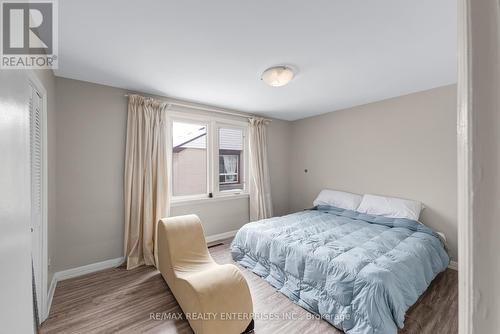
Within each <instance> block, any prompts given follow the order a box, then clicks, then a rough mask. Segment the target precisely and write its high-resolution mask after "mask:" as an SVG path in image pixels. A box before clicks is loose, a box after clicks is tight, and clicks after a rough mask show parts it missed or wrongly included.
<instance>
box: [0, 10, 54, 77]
mask: <svg viewBox="0 0 500 334" xmlns="http://www.w3.org/2000/svg"><path fill="white" fill-rule="evenodd" d="M0 4H1V18H2V24H1V29H2V32H1V46H2V52H1V57H2V58H1V63H0V68H2V69H34V68H36V69H48V68H50V69H54V68H57V51H58V49H57V46H58V44H57V42H58V41H57V24H56V23H57V3H56V1H55V0H45V1H29V2H28V1H24V2H22V1H12V0H10V1H8V0H2V1H0Z"/></svg>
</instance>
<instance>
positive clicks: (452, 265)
mask: <svg viewBox="0 0 500 334" xmlns="http://www.w3.org/2000/svg"><path fill="white" fill-rule="evenodd" d="M448 268H449V269H452V270H456V271H458V262H457V261H450V264H449V265H448Z"/></svg>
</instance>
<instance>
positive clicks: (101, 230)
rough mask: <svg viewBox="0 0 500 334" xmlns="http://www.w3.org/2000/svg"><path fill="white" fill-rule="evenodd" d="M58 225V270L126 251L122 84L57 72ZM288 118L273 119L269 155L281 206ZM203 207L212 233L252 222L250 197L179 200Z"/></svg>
mask: <svg viewBox="0 0 500 334" xmlns="http://www.w3.org/2000/svg"><path fill="white" fill-rule="evenodd" d="M56 91H57V118H56V122H57V123H56V128H57V133H56V136H57V144H56V148H57V152H56V171H57V184H56V187H57V191H56V198H57V218H56V220H57V229H56V230H55V232H54V238H53V242H54V243H55V253H54V255H53V258H52V263H53V267H54V268H53V269H54V271H61V270H64V269H69V268H74V267H78V266H82V265H86V264H89V263H94V262H99V261H103V260H107V259H112V258H117V257H120V256H122V253H123V233H124V231H123V225H124V218H123V217H124V213H123V212H124V209H123V170H124V152H125V130H126V121H127V99H126V98H125V97H124V94H125V93H126V91H125V90H123V89H118V88H113V87H109V86H102V85H97V84H92V83H87V82H83V81H77V80H71V79H64V78H56ZM181 109H182V108H181ZM288 133H289V122H286V121H279V120H274V121H273V122H272V123H271V126H270V130H269V153H270V169H271V172H270V173H271V182H272V186H273V201H274V209H275V212H276V213H277V214H283V213H286V212H287V211H288V198H287V196H288V176H287V174H286V167H287V164H288V153H289V150H288V141H287V138H288V137H287V136H288ZM187 213H196V214H198V215H199V216H200V218H201V219H202V221H203V223H204V228H205V232H206V234H207V235H214V234H220V233H224V232H228V231H232V230H237V229H238V228H239V227H241V226H242V225H243V224H245V223H247V222H248V221H249V208H248V198H243V199H242V198H239V199H232V200H224V201H215V200H214V201H208V202H204V203H196V204H190V205H185V204H183V205H174V206H173V207H172V211H171V214H172V215H180V214H187Z"/></svg>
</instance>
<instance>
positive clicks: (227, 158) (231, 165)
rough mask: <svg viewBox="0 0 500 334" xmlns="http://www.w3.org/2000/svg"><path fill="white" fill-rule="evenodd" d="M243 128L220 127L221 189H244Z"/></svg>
mask: <svg viewBox="0 0 500 334" xmlns="http://www.w3.org/2000/svg"><path fill="white" fill-rule="evenodd" d="M242 155H243V130H242V129H234V128H219V191H227V190H243V177H242Z"/></svg>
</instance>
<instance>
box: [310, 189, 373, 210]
mask: <svg viewBox="0 0 500 334" xmlns="http://www.w3.org/2000/svg"><path fill="white" fill-rule="evenodd" d="M362 198H363V196H361V195H358V194H352V193H347V192H344V191H337V190H330V189H323V190H321V192H320V193H319V195H318V197H316V199H315V200H314V202H313V204H314V206H316V205H331V206H336V207H337V208H341V209H346V210H356V209H357V208H358V206H359V203H361V199H362Z"/></svg>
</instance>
